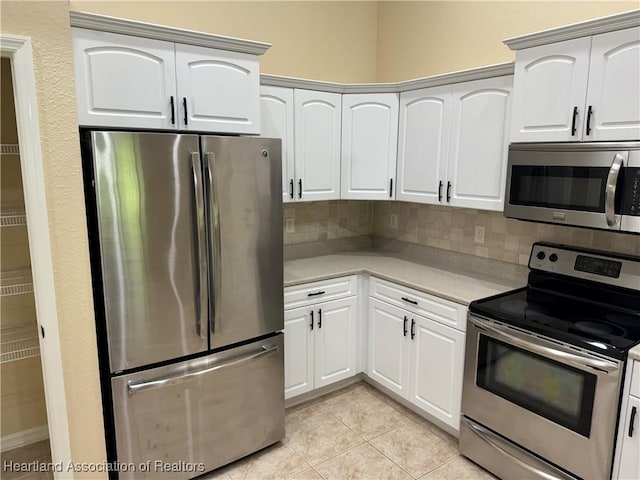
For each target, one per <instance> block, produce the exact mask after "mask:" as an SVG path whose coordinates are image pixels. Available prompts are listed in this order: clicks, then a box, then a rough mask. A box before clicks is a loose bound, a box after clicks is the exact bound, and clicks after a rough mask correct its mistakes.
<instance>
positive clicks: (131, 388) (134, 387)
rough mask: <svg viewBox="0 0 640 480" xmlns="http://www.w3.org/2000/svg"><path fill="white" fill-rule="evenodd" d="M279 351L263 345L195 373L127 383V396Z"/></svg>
mask: <svg viewBox="0 0 640 480" xmlns="http://www.w3.org/2000/svg"><path fill="white" fill-rule="evenodd" d="M279 351H280V347H279V346H278V345H272V346H265V345H263V346H262V347H261V348H260V350H258V351H257V352H254V353H250V354H249V355H244V356H242V357H240V358H235V359H232V360H229V361H226V362H222V363H218V364H215V365H212V366H210V367H207V368H204V369H202V370H196V371H195V372H188V373H181V374H179V375H170V376H167V377H160V378H154V379H152V380H148V381H142V382H132V381H128V382H127V391H128V392H129V395H133V394H134V393H137V392H142V391H144V390H150V389H153V388H161V387H168V386H170V385H176V384H178V383H184V382H188V381H190V380H194V379H195V378H198V377H199V376H201V375H205V374H207V373H211V372H215V371H216V370H220V369H222V368H227V367H233V366H236V365H240V364H242V363H247V362H250V361H252V360H256V359H258V358H260V357H263V356H266V355H271V354H274V353H277V352H279Z"/></svg>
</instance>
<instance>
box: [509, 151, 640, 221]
mask: <svg viewBox="0 0 640 480" xmlns="http://www.w3.org/2000/svg"><path fill="white" fill-rule="evenodd" d="M504 215H505V216H506V217H510V218H517V219H520V220H532V221H536V222H546V223H557V224H560V225H575V226H580V227H589V228H598V229H604V230H616V231H623V232H632V233H640V142H627V143H621V142H620V143H535V144H534V143H512V144H511V145H510V146H509V160H508V168H507V188H506V195H505V201H504Z"/></svg>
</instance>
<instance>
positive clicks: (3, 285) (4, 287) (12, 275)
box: [0, 266, 33, 297]
mask: <svg viewBox="0 0 640 480" xmlns="http://www.w3.org/2000/svg"><path fill="white" fill-rule="evenodd" d="M31 292H33V280H32V278H31V267H29V266H25V267H20V268H13V269H7V270H1V271H0V297H8V296H11V295H22V294H25V293H31Z"/></svg>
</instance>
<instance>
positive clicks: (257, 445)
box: [112, 334, 284, 479]
mask: <svg viewBox="0 0 640 480" xmlns="http://www.w3.org/2000/svg"><path fill="white" fill-rule="evenodd" d="M283 353H284V343H283V335H282V334H277V335H275V336H273V337H269V338H267V339H264V340H261V341H258V342H253V343H250V344H248V345H244V346H241V347H237V348H233V349H230V350H226V351H224V352H220V353H216V354H213V355H209V356H206V357H203V358H198V359H195V360H190V361H186V362H182V363H178V364H175V365H168V366H164V367H159V368H154V369H151V370H146V371H142V372H136V373H133V374H130V375H124V376H121V377H116V378H114V379H113V380H112V386H113V403H114V420H115V430H116V445H117V455H118V459H117V460H118V462H119V463H120V464H123V463H127V464H129V463H131V464H133V465H134V466H136V465H150V466H151V471H150V472H149V473H144V472H141V471H139V469H138V471H135V472H124V473H122V472H121V473H120V478H121V479H127V478H132V479H133V478H135V479H140V478H171V479H182V478H191V477H194V476H196V475H199V474H201V473H203V472H205V471H210V470H213V469H214V468H217V467H219V466H222V465H225V464H227V463H229V462H231V461H233V460H236V459H238V458H241V457H243V456H245V455H247V454H249V453H252V452H255V451H257V450H259V449H261V448H263V447H266V446H268V445H271V444H272V443H275V442H277V441H279V440H281V439H282V438H284V356H283ZM149 462H150V463H149ZM157 462H160V463H157ZM181 462H184V464H181ZM198 463H202V464H203V467H198V466H195V467H194V466H193V464H198ZM170 464H173V465H178V466H179V467H180V466H182V467H183V468H182V470H183V471H181V472H176V471H170V472H166V473H163V472H161V471H158V469H157V468H156V466H163V467H164V466H166V465H170ZM194 468H196V469H197V470H194ZM198 468H199V469H198ZM189 470H191V471H189Z"/></svg>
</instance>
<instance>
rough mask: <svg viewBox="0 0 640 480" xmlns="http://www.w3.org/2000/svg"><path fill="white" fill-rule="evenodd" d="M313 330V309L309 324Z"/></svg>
mask: <svg viewBox="0 0 640 480" xmlns="http://www.w3.org/2000/svg"><path fill="white" fill-rule="evenodd" d="M309 326H310V327H311V330H313V310H311V323H310V324H309Z"/></svg>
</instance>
